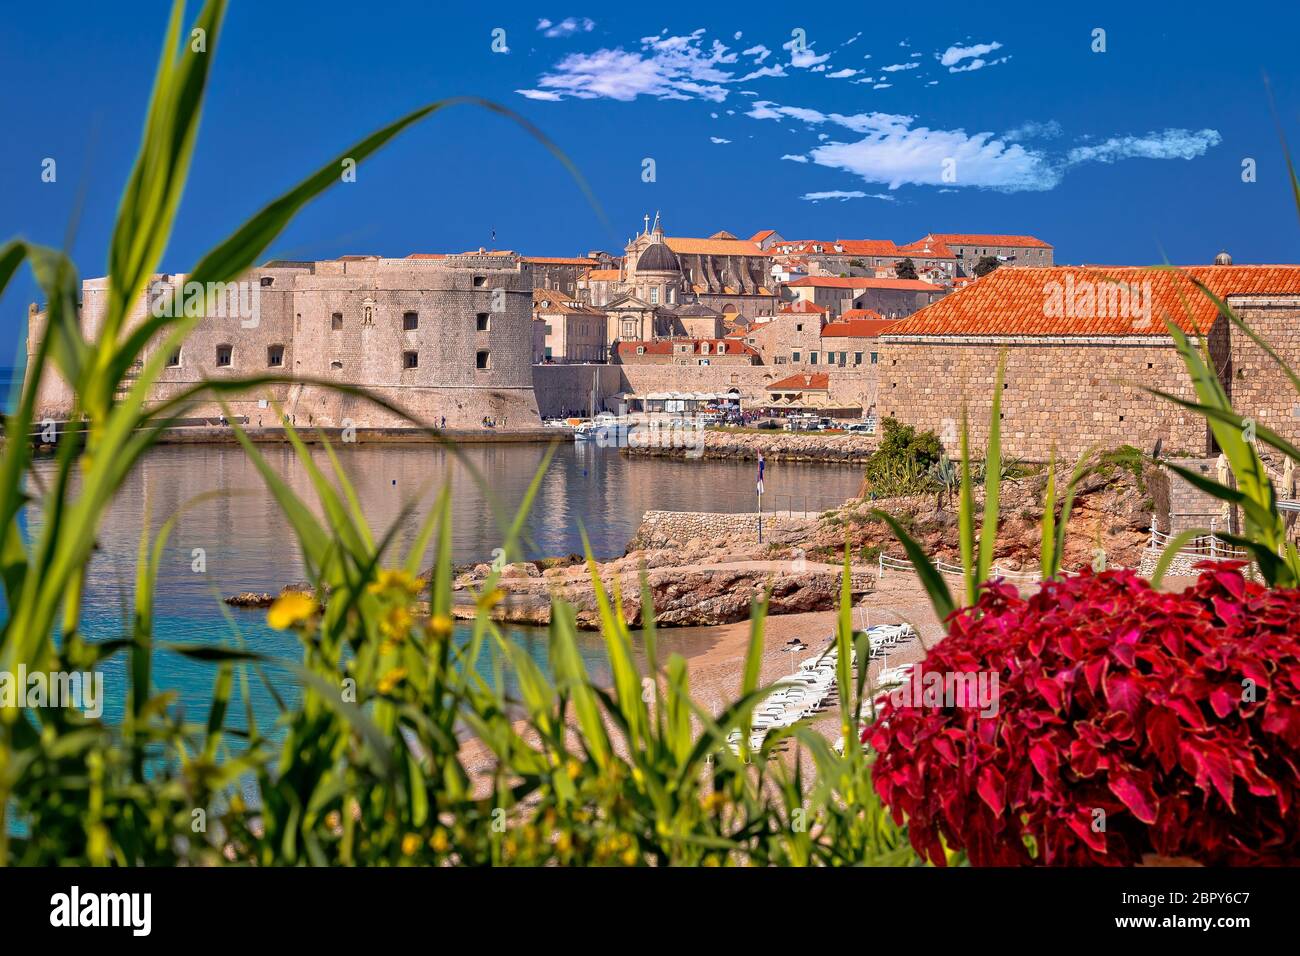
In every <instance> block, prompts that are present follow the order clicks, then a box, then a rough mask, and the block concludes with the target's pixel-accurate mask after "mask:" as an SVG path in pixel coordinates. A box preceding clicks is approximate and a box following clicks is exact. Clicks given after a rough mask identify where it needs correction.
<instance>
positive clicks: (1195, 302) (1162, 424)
mask: <svg viewBox="0 0 1300 956" xmlns="http://www.w3.org/2000/svg"><path fill="white" fill-rule="evenodd" d="M1185 272H1186V273H1187V274H1188V275H1190V276H1191V277H1194V278H1195V279H1196V280H1197V281H1200V282H1203V283H1205V285H1206V286H1207V287H1208V288H1209V289H1210V290H1211V291H1212V292H1214V293H1215V294H1216V295H1218V296H1220V297H1222V298H1225V299H1226V300H1227V302H1228V303H1229V304H1230V305H1231V306H1233V308H1234V309H1236V310H1237V311H1238V314H1240V315H1241V317H1242V318H1243V319H1245V321H1246V322H1247V323H1248V324H1250V325H1251V326H1252V327H1255V328H1258V329H1259V330H1260V331H1261V332H1262V334H1264V336H1265V338H1266V339H1269V340H1270V341H1271V342H1273V345H1274V347H1275V348H1277V349H1278V351H1279V353H1280V354H1281V355H1282V356H1283V358H1285V359H1286V360H1287V361H1288V362H1290V363H1292V364H1293V365H1295V364H1297V363H1300V336H1298V335H1297V333H1296V331H1295V328H1296V327H1295V319H1296V318H1297V317H1300V266H1231V265H1219V266H1195V267H1188V268H1187V269H1186V270H1185ZM1130 291H1131V292H1132V293H1133V294H1132V296H1131V298H1130V299H1129V307H1128V308H1127V309H1123V308H1121V309H1118V310H1117V309H1116V308H1115V307H1114V306H1115V305H1116V303H1117V302H1118V301H1119V295H1118V294H1119V293H1120V292H1124V293H1125V294H1126V295H1127V294H1128V293H1129V292H1130ZM1121 304H1122V303H1121ZM1166 318H1167V319H1169V320H1170V321H1173V322H1175V323H1176V324H1178V325H1179V326H1180V327H1182V328H1183V329H1184V330H1185V331H1186V332H1187V333H1188V334H1189V336H1191V337H1192V339H1193V341H1194V342H1195V343H1196V344H1197V345H1198V346H1199V345H1200V344H1201V343H1204V346H1205V348H1206V350H1207V352H1208V354H1209V356H1210V359H1211V362H1212V364H1213V366H1214V369H1215V372H1216V374H1217V375H1218V377H1219V379H1220V381H1221V382H1222V383H1223V385H1224V387H1225V389H1226V390H1227V391H1228V392H1229V395H1230V397H1231V399H1232V401H1233V404H1234V407H1235V408H1236V410H1237V411H1238V412H1239V413H1240V414H1242V415H1247V416H1252V415H1253V416H1258V418H1259V421H1261V422H1266V423H1268V424H1269V425H1270V426H1271V427H1272V426H1282V427H1280V428H1279V429H1278V430H1280V431H1283V432H1284V434H1285V433H1288V432H1289V433H1290V434H1291V436H1292V437H1295V436H1296V434H1297V431H1298V430H1297V427H1296V426H1297V422H1300V419H1297V418H1296V413H1295V409H1296V407H1297V404H1298V401H1297V395H1296V392H1295V390H1294V388H1293V387H1292V386H1291V385H1290V383H1289V382H1287V381H1284V377H1283V376H1282V374H1281V373H1280V372H1278V371H1275V369H1276V366H1272V363H1271V362H1270V361H1269V360H1268V359H1267V357H1266V356H1264V355H1263V354H1262V352H1260V351H1259V350H1258V349H1257V347H1255V346H1254V345H1253V343H1250V342H1249V340H1248V339H1245V338H1244V337H1243V336H1242V335H1241V334H1240V333H1239V332H1238V331H1237V330H1236V329H1234V328H1233V327H1232V326H1231V324H1230V323H1229V322H1228V320H1227V319H1226V318H1224V317H1223V316H1220V315H1219V314H1218V312H1217V309H1216V307H1215V306H1214V303H1213V302H1212V301H1211V300H1210V299H1209V298H1208V297H1207V296H1205V294H1204V293H1203V292H1201V291H1200V290H1199V289H1197V288H1196V287H1195V286H1194V285H1193V284H1192V282H1190V281H1188V279H1186V278H1182V277H1179V276H1176V275H1175V274H1174V273H1170V272H1166V271H1160V270H1149V269H1135V268H1133V269H1129V268H1116V269H1105V270H1100V269H1098V270H1088V269H1081V268H1073V267H1059V268H1052V269H998V270H997V271H995V272H993V273H991V274H990V275H988V276H985V277H984V278H983V279H981V280H979V282H976V283H973V284H971V285H970V286H968V287H966V288H965V289H962V290H960V291H958V292H955V293H953V294H952V295H951V296H949V297H948V298H946V299H944V300H942V301H941V302H939V303H937V304H936V305H933V306H931V307H930V308H928V309H924V310H922V311H921V312H918V313H917V314H916V315H914V316H912V317H911V318H909V319H904V320H902V321H900V322H898V323H897V324H896V325H895V326H894V328H892V329H891V330H889V331H888V332H887V333H885V334H884V335H882V336H881V337H880V342H881V345H880V348H879V353H880V362H879V365H878V375H879V383H878V409H879V412H880V414H881V415H884V416H890V417H894V418H897V419H898V420H899V421H902V422H906V423H907V424H911V425H915V426H917V427H918V428H921V429H930V430H933V431H935V432H936V433H937V434H938V435H939V437H940V439H941V440H942V441H943V443H944V445H945V447H946V448H947V449H948V451H949V453H950V454H956V453H958V451H959V436H960V429H961V417H962V410H963V408H965V409H966V411H967V414H968V416H969V428H970V436H971V446H972V448H975V449H982V448H983V447H984V446H985V445H986V444H987V440H988V420H989V414H990V408H991V401H992V392H993V388H994V382H995V375H996V369H997V364H998V360H999V356H1001V355H1005V356H1006V376H1005V381H1004V386H1003V391H1002V422H1001V430H1002V443H1003V450H1004V453H1005V454H1007V455H1009V456H1013V457H1018V458H1023V459H1026V460H1031V461H1046V460H1047V459H1048V458H1049V457H1050V456H1051V455H1052V454H1053V453H1055V454H1056V455H1057V456H1058V457H1059V458H1065V459H1074V458H1077V457H1078V456H1079V455H1081V454H1083V453H1084V452H1085V450H1087V449H1089V448H1092V447H1100V448H1102V449H1108V448H1113V447H1116V446H1118V445H1122V444H1129V445H1133V446H1135V447H1137V448H1139V449H1141V450H1142V451H1144V452H1148V453H1149V452H1151V451H1152V450H1153V448H1154V446H1155V444H1156V442H1157V441H1159V442H1160V443H1161V448H1162V453H1163V454H1166V455H1182V456H1187V457H1203V456H1206V455H1214V454H1217V449H1216V448H1215V446H1214V442H1213V438H1212V436H1211V434H1210V431H1209V429H1208V427H1207V426H1206V424H1205V421H1204V419H1203V418H1201V417H1200V416H1198V415H1196V414H1194V413H1191V412H1188V411H1185V410H1183V409H1182V408H1181V407H1179V406H1177V405H1175V404H1173V403H1170V402H1168V401H1165V400H1163V399H1160V398H1157V397H1155V396H1153V395H1151V394H1149V393H1148V392H1147V391H1145V388H1144V387H1149V388H1155V389H1159V390H1161V391H1164V392H1167V393H1169V394H1172V395H1175V396H1178V397H1180V398H1184V399H1188V400H1195V395H1194V392H1193V389H1192V386H1191V382H1190V380H1189V379H1188V375H1187V371H1186V369H1185V367H1184V365H1183V363H1182V361H1181V359H1180V358H1179V356H1178V354H1177V352H1176V350H1175V349H1174V346H1173V341H1172V339H1171V338H1170V336H1169V335H1168V334H1167V333H1166V332H1165V331H1164V330H1165V320H1166ZM1270 366H1272V368H1271V369H1270Z"/></svg>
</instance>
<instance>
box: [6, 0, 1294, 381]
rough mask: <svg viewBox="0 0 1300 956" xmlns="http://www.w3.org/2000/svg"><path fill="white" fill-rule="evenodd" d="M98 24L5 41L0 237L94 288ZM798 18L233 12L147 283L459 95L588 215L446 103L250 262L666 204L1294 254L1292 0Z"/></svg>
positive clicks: (909, 232)
mask: <svg viewBox="0 0 1300 956" xmlns="http://www.w3.org/2000/svg"><path fill="white" fill-rule="evenodd" d="M114 6H115V5H112V4H105V3H102V2H96V3H90V2H84V3H83V2H63V3H61V2H57V0H50V2H46V3H42V4H23V5H20V6H10V7H9V8H8V9H6V10H5V12H4V13H3V21H0V22H3V28H0V119H2V120H3V123H4V128H5V133H6V140H7V147H6V148H5V149H4V150H2V151H0V184H3V188H2V189H0V235H3V236H6V237H7V236H10V235H15V234H20V235H23V236H26V237H28V238H31V239H35V240H39V241H43V242H47V243H52V244H56V245H61V244H63V242H64V237H65V235H66V234H67V233H68V231H69V223H70V221H71V219H72V217H73V213H74V210H77V209H78V208H79V209H80V214H79V217H78V218H77V222H76V228H75V232H74V238H73V242H72V251H73V253H74V256H75V258H76V260H77V262H78V265H79V266H80V268H81V270H82V271H83V273H84V274H86V275H99V274H102V273H103V271H104V263H105V250H106V248H107V241H108V236H109V231H110V228H111V223H112V219H113V215H114V212H115V209H116V204H117V199H118V196H119V194H120V191H121V187H122V183H123V182H124V180H125V178H126V175H127V173H128V171H129V168H130V163H131V160H132V158H133V155H134V149H135V145H136V141H137V137H138V134H139V129H140V124H141V120H142V115H143V110H144V107H145V103H146V100H147V97H148V93H149V86H150V81H151V76H152V72H153V68H154V64H155V62H156V60H157V56H158V49H159V43H160V42H161V34H162V30H163V26H164V23H165V17H166V13H167V10H168V8H169V4H167V3H165V2H159V0H132V2H131V3H130V5H129V6H130V8H131V10H132V13H131V14H130V15H129V16H128V15H124V14H123V13H122V12H121V10H120V9H119V10H116V11H115V10H114ZM605 6H608V5H605ZM806 6H807V8H806V9H804V8H803V7H802V6H801V5H798V4H790V3H784V4H779V5H777V4H773V5H763V4H757V3H746V4H709V5H706V4H698V5H687V4H681V3H677V4H662V3H659V4H652V3H642V4H632V5H621V4H620V5H618V8H617V9H616V10H614V11H611V12H606V13H603V14H602V13H600V12H598V11H595V10H584V9H582V8H581V7H580V6H576V5H568V4H567V3H566V4H565V5H559V6H556V5H553V4H551V3H549V2H548V3H545V4H542V5H535V4H501V3H493V4H456V5H440V4H435V3H430V2H428V0H424V2H393V0H379V2H375V3H372V4H370V5H359V4H356V3H355V2H351V3H341V2H339V3H334V2H327V0H318V2H314V3H312V4H310V5H302V4H290V3H276V2H265V3H252V2H248V0H235V2H233V3H232V5H231V7H232V8H231V10H230V13H229V16H228V18H227V22H226V27H225V30H224V32H223V34H222V36H221V38H220V41H219V43H218V45H217V50H216V55H217V61H216V64H215V71H214V78H213V82H212V86H211V91H210V95H209V99H208V102H207V106H206V109H205V114H204V117H203V123H202V128H201V131H200V137H199V144H198V153H197V156H196V158H195V162H194V166H193V170H192V172H191V177H190V187H189V191H188V192H187V195H186V199H185V202H184V205H183V207H182V209H181V214H180V217H179V220H178V223H177V228H176V232H175V235H174V237H173V240H172V243H171V246H170V248H169V249H168V252H167V256H166V259H165V262H164V268H165V269H166V270H168V271H184V270H186V269H187V268H188V267H189V266H191V265H192V264H193V262H194V261H195V260H196V259H197V258H198V256H199V255H201V254H202V253H203V252H204V251H205V250H206V249H207V248H208V247H209V246H211V245H212V244H214V243H216V242H217V241H219V240H220V239H222V238H223V237H224V236H225V235H226V234H228V233H229V232H230V231H231V230H232V229H234V228H235V227H236V226H237V225H238V224H239V223H240V222H241V221H242V220H243V218H244V217H246V216H247V215H249V214H251V213H252V212H254V211H255V210H256V209H257V208H258V207H259V206H261V205H262V204H263V203H265V202H266V201H267V200H269V199H271V198H273V197H274V196H275V195H276V194H278V192H280V191H281V190H283V189H285V188H287V187H288V186H289V185H291V184H292V183H293V182H295V181H296V180H297V179H299V178H300V177H301V176H303V175H305V174H306V173H307V172H308V171H309V170H311V169H313V168H314V167H315V166H317V165H318V164H320V163H321V162H323V161H324V160H326V159H327V158H329V157H330V156H332V155H334V154H336V153H337V152H338V151H339V150H341V149H342V148H343V147H345V146H346V145H347V144H348V143H350V142H352V141H355V140H357V139H359V138H360V137H362V136H363V135H365V133H366V132H368V131H369V130H371V129H373V128H375V127H377V126H379V125H381V124H382V123H383V122H385V121H387V120H389V119H391V118H393V117H395V116H398V115H400V114H401V113H403V112H405V111H407V110H409V109H412V108H414V107H415V106H417V105H419V104H421V103H424V102H427V101H430V100H434V99H438V98H440V97H444V96H451V95H457V94H474V95H480V96H484V97H487V98H490V99H494V100H497V101H499V102H502V103H505V104H506V105H508V106H510V107H512V108H514V109H516V110H518V111H519V112H520V113H521V114H522V115H524V116H525V117H527V118H528V119H529V120H531V121H533V122H534V123H536V124H537V125H538V126H539V127H541V128H542V129H543V130H544V131H545V132H546V133H547V134H548V135H550V136H551V137H552V138H554V139H555V140H556V141H557V142H558V143H559V144H560V145H561V147H562V148H563V149H564V150H565V151H566V152H567V153H568V155H569V156H570V157H571V158H572V159H573V161H574V162H575V163H576V165H577V166H578V168H579V169H580V170H581V171H582V173H583V174H584V176H585V177H586V178H587V180H588V181H589V182H590V184H591V187H592V189H593V191H594V193H595V195H596V197H597V199H598V201H599V203H600V206H601V207H602V209H603V214H604V218H603V219H602V217H601V215H599V214H598V213H597V212H596V210H594V209H593V208H592V207H591V206H590V205H589V204H588V203H587V201H586V200H585V199H584V197H583V194H582V192H581V191H580V190H579V188H578V187H577V186H576V185H575V183H574V182H573V181H572V179H571V178H570V177H569V175H568V173H566V172H565V170H564V169H563V167H562V166H561V165H560V164H559V163H558V162H557V161H556V160H555V159H553V158H552V157H551V156H549V155H548V154H547V153H546V152H545V151H544V150H543V149H542V148H541V147H540V146H539V145H538V144H536V143H535V142H533V141H532V140H531V139H529V138H528V136H527V135H526V134H524V133H523V132H522V131H520V130H519V129H518V128H517V127H515V126H514V125H513V124H511V123H510V122H509V121H507V120H504V119H502V118H500V117H497V116H492V115H489V114H487V113H484V112H482V111H480V110H475V109H471V108H465V107H462V108H459V109H457V110H455V111H450V112H447V113H444V114H438V115H436V116H434V117H433V118H432V119H431V120H429V121H426V122H425V124H424V125H423V126H421V127H419V128H417V129H415V130H413V131H411V132H409V133H408V134H406V135H405V136H404V137H403V138H402V139H400V140H398V141H397V142H396V143H395V144H393V145H392V146H390V147H389V148H388V149H387V150H386V151H385V152H384V153H382V154H381V155H380V156H378V157H377V158H375V159H374V160H371V161H369V162H367V163H365V164H363V165H362V167H361V169H360V171H359V174H358V177H357V182H355V183H347V184H341V185H339V186H337V187H335V188H334V190H333V191H332V192H330V193H329V194H327V195H326V196H325V197H323V198H322V199H320V200H318V201H317V202H316V203H315V204H314V205H313V206H311V207H310V208H309V209H308V210H307V211H306V212H305V213H304V214H303V215H302V216H300V217H299V219H298V220H297V222H296V223H295V225H294V226H293V227H292V228H291V229H290V230H289V231H288V232H287V233H286V234H285V235H284V236H282V237H281V238H280V239H279V240H278V241H277V242H276V243H275V245H274V247H273V249H272V253H273V254H275V255H280V256H286V257H328V256H335V255H339V254H344V253H379V254H385V255H405V254H407V253H408V252H413V251H426V252H436V251H460V250H464V249H468V248H475V247H478V246H480V245H495V246H496V247H498V248H512V249H516V250H519V251H521V252H524V253H528V254H534V255H546V254H549V255H575V254H581V253H583V252H585V251H586V250H588V249H593V248H603V249H609V250H611V251H619V250H620V249H621V247H622V245H623V243H624V242H625V241H626V239H627V238H628V236H629V235H631V234H632V233H633V231H634V230H635V229H636V228H638V227H639V226H640V224H641V217H642V215H643V214H645V213H646V212H650V213H651V214H653V212H654V211H655V210H660V211H661V212H662V214H663V216H664V220H665V223H666V225H667V228H668V231H669V233H670V234H676V235H709V234H710V233H713V232H715V231H717V230H719V229H727V230H730V231H732V232H734V233H736V234H737V235H740V236H742V237H747V236H749V235H751V234H753V233H754V232H756V231H757V230H759V229H763V228H775V229H777V230H779V231H780V232H781V233H782V234H783V235H785V236H787V237H790V238H824V239H833V238H837V237H841V238H889V239H895V240H897V241H899V242H907V241H911V240H914V239H916V238H919V237H920V236H922V235H923V234H925V233H926V232H929V231H934V232H976V231H982V232H1005V233H1032V234H1034V235H1037V236H1039V237H1041V238H1043V239H1046V240H1048V241H1049V242H1052V243H1053V244H1054V245H1055V246H1056V249H1057V258H1058V261H1061V262H1109V263H1144V262H1153V261H1160V260H1162V259H1163V258H1164V257H1166V256H1167V257H1168V258H1169V259H1171V260H1172V261H1175V262H1204V261H1208V260H1209V259H1210V258H1211V257H1212V256H1213V255H1214V253H1216V252H1217V251H1218V250H1219V249H1220V248H1227V249H1228V250H1230V251H1231V252H1232V253H1233V255H1234V257H1235V258H1236V259H1237V261H1240V262H1283V261H1291V262H1294V261H1298V260H1300V224H1298V222H1297V218H1296V210H1295V207H1294V204H1293V203H1292V201H1291V199H1290V197H1289V194H1288V191H1287V183H1286V178H1285V169H1284V166H1283V163H1282V153H1281V149H1280V146H1279V139H1278V123H1277V121H1275V119H1274V117H1273V114H1272V113H1271V112H1270V107H1269V99H1268V95H1267V92H1266V88H1265V82H1264V77H1265V76H1267V77H1268V81H1269V83H1270V84H1271V86H1272V90H1273V96H1274V98H1275V101H1276V104H1277V117H1278V120H1279V121H1280V123H1281V126H1282V128H1283V130H1285V132H1286V133H1287V134H1288V135H1289V137H1290V138H1291V139H1292V141H1293V142H1294V143H1295V144H1297V145H1300V66H1297V63H1296V59H1295V57H1294V54H1293V48H1292V44H1293V43H1294V38H1295V36H1296V35H1297V27H1300V12H1298V9H1297V8H1298V6H1300V5H1296V4H1280V3H1279V4H1251V5H1249V7H1248V9H1242V10H1241V11H1240V13H1241V15H1238V8H1234V7H1232V6H1230V5H1225V4H1223V3H1215V4H1205V5H1203V6H1202V5H1198V4H1195V3H1182V4H1179V5H1178V11H1177V15H1176V16H1169V15H1167V14H1162V13H1159V12H1142V11H1140V10H1137V9H1136V7H1137V6H1138V5H1137V4H1133V3H1125V4H1114V5H1108V4H1096V3H1090V4H1088V5H1086V8H1085V7H1080V8H1079V9H1056V7H1058V6H1061V7H1064V6H1065V5H1058V4H1043V5H1042V7H1043V9H1041V10H1037V11H1031V10H1029V8H1028V7H1027V6H1026V5H1014V6H1013V5H994V4H984V5H976V4H972V3H963V4H959V5H953V6H951V7H948V6H946V5H943V4H937V3H928V4H925V5H923V6H922V7H917V6H916V5H914V4H906V3H895V4H880V5H870V6H868V5H862V4H857V5H855V4H809V5H806ZM194 8H196V5H192V9H194ZM642 11H646V12H642ZM498 29H500V30H504V31H505V33H504V43H497V46H502V45H504V46H505V47H506V48H507V49H508V52H494V51H493V31H494V30H498ZM1097 29H1102V30H1104V31H1105V38H1104V39H1105V52H1093V49H1092V47H1093V46H1094V44H1095V40H1094V31H1095V30H1097ZM46 158H53V159H55V160H56V162H57V179H56V181H55V182H53V183H47V182H42V180H41V169H42V161H43V160H44V159H46ZM647 159H652V160H653V161H654V172H655V180H654V182H645V181H643V169H644V168H645V160H647ZM1246 159H1253V160H1254V162H1255V170H1256V181H1255V182H1253V183H1246V182H1243V181H1242V163H1243V161H1244V160H1246ZM946 160H954V161H955V164H948V165H945V161H946ZM945 170H947V171H948V175H947V177H946V178H945ZM819 196H823V197H825V198H818V197H819ZM79 204H80V205H79ZM493 230H495V233H496V239H495V242H493V240H492V238H491V237H492V232H493ZM33 296H34V290H33V289H32V287H31V284H30V282H29V281H28V280H26V279H25V278H24V279H23V280H21V281H19V282H18V283H16V285H15V287H14V288H12V289H11V291H10V293H9V294H8V295H6V296H5V298H4V300H3V302H0V359H3V358H4V357H5V356H6V355H7V354H9V352H10V351H11V350H12V348H13V346H14V345H15V344H16V342H17V340H18V336H19V335H20V333H21V323H22V319H23V317H24V315H25V310H26V302H27V301H29V300H30V299H31V298H33Z"/></svg>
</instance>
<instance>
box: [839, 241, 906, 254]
mask: <svg viewBox="0 0 1300 956" xmlns="http://www.w3.org/2000/svg"><path fill="white" fill-rule="evenodd" d="M836 242H838V243H839V244H840V245H841V246H843V247H844V254H845V255H849V256H893V255H897V254H898V246H896V245H894V240H893V239H837V240H836Z"/></svg>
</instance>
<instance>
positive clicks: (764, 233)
mask: <svg viewBox="0 0 1300 956" xmlns="http://www.w3.org/2000/svg"><path fill="white" fill-rule="evenodd" d="M774 235H776V230H775V229H763V230H761V231H760V232H756V233H754V234H753V235H752V236H750V237H749V241H750V242H755V243H758V242H762V241H763V240H764V239H766V238H767V237H768V236H774Z"/></svg>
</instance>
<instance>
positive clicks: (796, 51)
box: [781, 37, 831, 70]
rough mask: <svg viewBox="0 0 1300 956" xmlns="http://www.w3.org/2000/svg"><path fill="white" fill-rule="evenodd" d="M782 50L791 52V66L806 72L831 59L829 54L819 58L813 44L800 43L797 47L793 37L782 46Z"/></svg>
mask: <svg viewBox="0 0 1300 956" xmlns="http://www.w3.org/2000/svg"><path fill="white" fill-rule="evenodd" d="M781 49H782V50H789V51H790V65H791V66H793V67H797V68H799V69H801V70H806V69H808V68H809V67H810V66H816V65H817V64H819V63H825V62H826V61H827V60H829V59H830V58H831V55H830V54H829V53H824V54H822V55H821V56H818V55H817V54H816V53H815V52H814V51H813V48H812V44H807V45H804V44H803V43H802V42H800V43H799V44H798V45H796V42H795V38H794V37H791V38H790V39H789V41H787V42H785V43H782V44H781Z"/></svg>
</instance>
